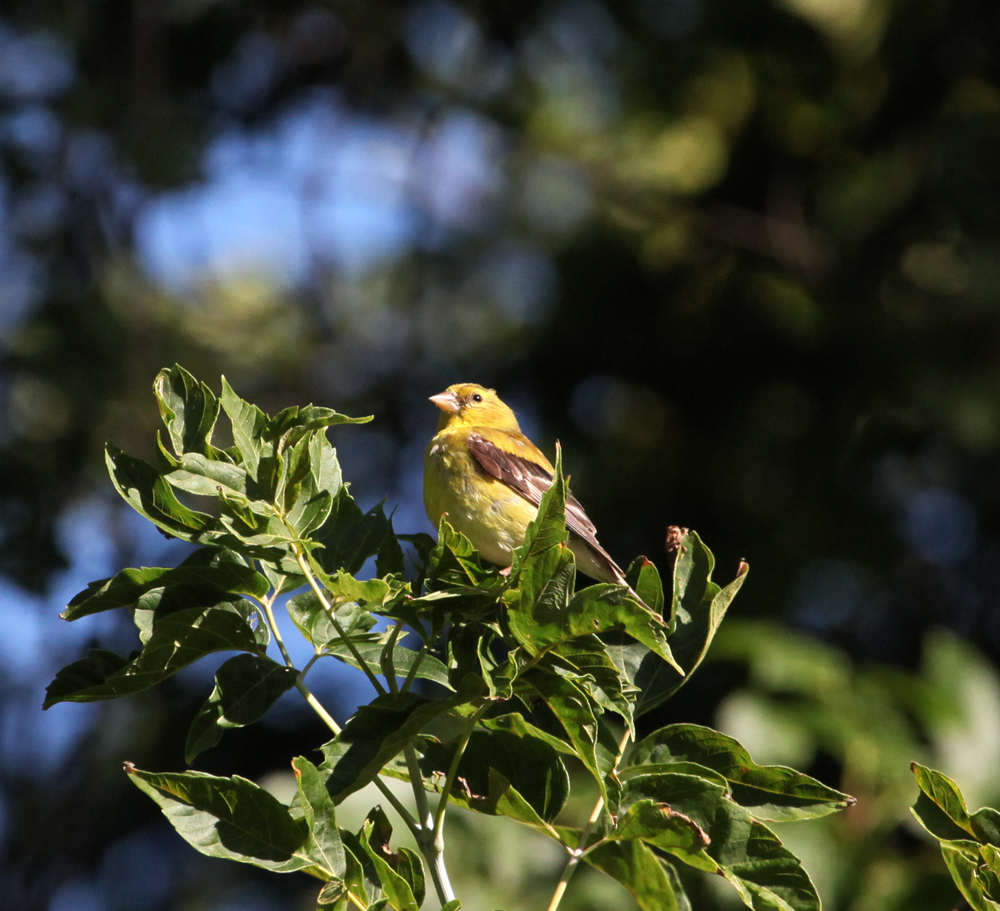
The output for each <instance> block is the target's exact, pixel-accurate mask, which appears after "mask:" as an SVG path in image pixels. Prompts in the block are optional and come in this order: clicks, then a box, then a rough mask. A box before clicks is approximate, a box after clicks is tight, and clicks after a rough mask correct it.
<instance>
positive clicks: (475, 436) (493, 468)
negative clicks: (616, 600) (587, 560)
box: [466, 431, 624, 583]
mask: <svg viewBox="0 0 1000 911" xmlns="http://www.w3.org/2000/svg"><path fill="white" fill-rule="evenodd" d="M491 435H492V434H491ZM466 442H467V445H468V447H469V452H470V453H471V454H472V457H473V458H474V459H475V460H476V462H477V463H478V464H479V465H480V467H481V468H482V469H483V470H484V471H485V472H487V474H490V475H492V476H493V477H494V478H496V479H497V480H500V481H503V483H504V484H506V485H507V486H508V487H510V488H511V489H512V490H515V491H517V492H518V493H519V494H520V495H521V496H522V497H524V499H526V500H527V501H528V502H529V503H531V504H533V505H535V506H537V505H538V504H539V503H540V502H541V501H542V494H543V493H545V491H546V490H548V489H549V488H550V487H551V486H552V470H551V469H550V468H548V464H549V463H548V459H546V458H545V456H543V455H542V454H541V452H539V451H538V449H537V448H536V447H535V445H534V444H533V443H532V442H531V441H530V440H528V439H527V438H524V439H523V442H522V441H521V440H520V439H515V440H514V442H515V444H519V445H520V446H521V447H523V448H524V451H525V452H526V453H530V454H531V455H532V456H535V454H536V453H537V456H539V457H540V458H541V461H542V463H543V464H539V462H538V461H535V459H534V458H528V457H527V456H521V455H517V454H516V453H512V452H509V451H508V450H507V449H505V448H502V447H500V446H498V445H497V444H496V443H494V442H493V441H492V440H489V439H487V438H486V436H484V435H483V434H482V433H478V432H476V431H473V432H472V433H470V434H469V436H468V438H467V441H466ZM566 527H567V528H568V529H569V530H570V531H571V532H573V534H575V535H576V536H577V537H579V538H580V539H582V540H583V541H584V542H586V544H587V546H588V547H589V548H590V550H591V551H592V552H593V554H594V557H595V560H596V561H597V562H598V564H599V565H600V566H601V568H602V569H604V570H605V571H606V572H607V573H608V575H609V576H610V577H611V578H613V579H615V580H619V579H620V580H621V581H622V582H623V583H624V574H623V573H622V571H621V569H620V568H619V567H618V565H617V564H616V563H615V561H614V560H612V559H611V557H610V556H609V555H608V553H607V552H606V551H605V550H604V548H603V547H601V545H600V544H598V542H597V529H596V528H594V523H593V522H591V521H590V519H589V518H588V516H587V514H586V513H585V512H584V511H583V507H582V506H581V505H580V502H579V500H577V499H576V497H574V496H573V495H572V494H570V495H569V496H568V497H567V498H566Z"/></svg>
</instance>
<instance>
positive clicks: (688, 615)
mask: <svg viewBox="0 0 1000 911" xmlns="http://www.w3.org/2000/svg"><path fill="white" fill-rule="evenodd" d="M714 567H715V558H714V557H713V556H712V553H711V551H710V550H709V549H708V548H707V547H705V545H704V544H703V543H702V541H701V539H700V538H699V537H698V535H697V534H696V533H695V532H693V531H689V532H688V533H687V534H686V535H685V536H684V538H683V540H682V542H681V546H680V549H679V551H678V553H677V559H676V561H675V563H674V573H673V592H674V594H673V601H672V615H673V620H672V622H673V623H675V624H676V626H675V629H674V632H673V634H672V635H671V637H670V648H671V651H672V654H673V657H674V659H675V660H676V661H677V663H678V664H680V666H681V667H682V668H684V670H685V671H686V674H687V676H684V677H682V676H681V675H680V674H678V673H677V671H676V670H675V669H674V668H673V667H671V666H670V665H669V664H668V663H667V662H665V661H664V660H663V659H662V658H660V657H659V656H656V655H653V654H645V655H643V654H642V652H641V651H640V650H638V649H635V648H628V647H625V646H624V645H619V646H618V647H617V648H616V649H610V653H611V655H612V657H613V658H614V659H615V663H616V664H618V665H619V666H620V667H621V668H622V671H623V673H626V674H628V676H629V679H630V680H631V681H632V682H633V683H634V684H635V685H636V686H638V687H639V688H640V689H641V690H642V696H641V697H640V699H639V700H638V702H637V703H636V711H635V714H636V717H638V716H639V715H642V714H643V713H645V712H648V711H650V710H651V709H653V708H655V707H656V706H658V705H660V704H661V703H662V702H664V701H666V700H667V699H669V698H670V697H671V696H672V695H673V694H674V693H675V692H677V690H679V689H680V688H681V687H682V686H683V685H684V683H685V682H686V681H687V680H688V679H690V677H691V674H692V673H693V672H694V671H695V669H696V668H697V667H698V665H699V664H701V662H702V659H703V658H704V657H705V654H706V653H707V652H708V648H709V646H710V645H711V643H712V639H713V638H714V637H715V633H716V630H718V628H719V624H720V623H721V622H722V619H723V617H725V615H726V611H727V610H728V609H729V605H730V603H731V602H732V600H733V598H734V597H736V593H737V592H738V591H739V590H740V588H741V587H742V585H743V581H744V579H745V578H746V564H741V570H740V573H739V575H737V577H736V578H735V579H734V580H733V581H732V582H730V583H729V585H727V586H726V587H725V588H721V589H720V588H719V586H718V585H716V583H714V582H713V581H712V570H713V569H714Z"/></svg>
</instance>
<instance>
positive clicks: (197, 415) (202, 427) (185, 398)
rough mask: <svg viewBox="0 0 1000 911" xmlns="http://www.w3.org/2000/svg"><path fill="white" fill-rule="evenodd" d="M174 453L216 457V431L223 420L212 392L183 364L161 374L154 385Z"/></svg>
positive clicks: (169, 368)
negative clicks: (219, 421) (216, 425)
mask: <svg viewBox="0 0 1000 911" xmlns="http://www.w3.org/2000/svg"><path fill="white" fill-rule="evenodd" d="M153 392H154V393H155V394H156V399H157V404H158V405H159V408H160V417H161V418H162V419H163V423H164V424H165V425H166V428H167V432H168V433H169V434H170V440H171V442H172V443H173V447H174V452H175V453H177V455H182V454H183V453H185V452H196V453H200V454H202V455H205V456H208V455H211V453H212V449H213V447H212V430H213V429H214V427H215V422H216V420H217V418H218V416H219V400H218V399H217V398H216V397H215V395H214V393H213V392H212V390H211V389H209V388H208V386H206V385H205V384H204V383H201V382H199V381H198V380H196V379H195V378H194V377H193V376H192V375H191V374H190V373H188V372H187V370H185V369H184V368H183V367H181V366H180V365H179V364H175V365H174V366H173V367H168V368H166V369H165V370H161V371H160V372H159V374H158V375H157V377H156V379H155V380H154V381H153Z"/></svg>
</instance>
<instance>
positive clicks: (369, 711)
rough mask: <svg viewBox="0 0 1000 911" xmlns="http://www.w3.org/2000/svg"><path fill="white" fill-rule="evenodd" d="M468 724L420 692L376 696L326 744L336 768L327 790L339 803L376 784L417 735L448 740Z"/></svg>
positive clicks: (329, 759)
mask: <svg viewBox="0 0 1000 911" xmlns="http://www.w3.org/2000/svg"><path fill="white" fill-rule="evenodd" d="M449 720H451V722H452V723H451V724H450V725H449V723H448V722H449ZM464 723H465V722H464V719H462V718H460V717H458V716H456V715H455V714H454V710H453V709H452V707H451V705H450V703H448V702H443V701H432V700H430V699H427V698H425V697H423V696H418V695H416V694H415V693H386V694H384V695H381V696H377V697H376V698H375V699H373V700H372V701H371V702H370V703H369V704H368V705H363V706H361V707H360V708H359V709H358V711H357V712H356V713H355V714H354V716H353V717H352V718H351V719H350V720H349V721H348V722H347V724H346V725H345V726H344V728H343V730H342V731H341V732H340V733H339V734H338V735H337V736H336V737H335V738H334V739H333V740H331V741H329V742H327V743H326V744H324V745H323V755H324V756H325V757H326V761H325V762H324V763H323V768H324V769H332V770H333V771H332V774H331V776H330V781H329V783H328V787H329V789H330V793H331V794H332V795H333V799H334V802H336V803H340V802H341V801H342V800H343V799H344V798H345V797H347V796H348V795H350V794H353V793H354V792H355V791H358V790H360V789H361V788H363V787H364V786H365V785H366V784H368V782H370V781H372V780H373V779H374V778H375V776H376V775H378V774H379V772H380V771H381V770H382V768H383V766H385V765H386V764H387V763H388V762H389V760H391V759H392V758H393V757H394V756H396V754H398V753H399V752H400V751H401V750H402V749H403V748H404V747H405V746H407V744H409V743H412V742H413V740H414V739H415V738H416V737H418V736H420V735H421V734H427V733H431V734H433V735H434V736H437V737H438V739H440V740H447V739H450V737H451V736H454V735H457V733H458V732H459V731H460V730H461V728H462V726H464Z"/></svg>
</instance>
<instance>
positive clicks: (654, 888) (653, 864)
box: [583, 841, 686, 911]
mask: <svg viewBox="0 0 1000 911" xmlns="http://www.w3.org/2000/svg"><path fill="white" fill-rule="evenodd" d="M583 859H584V860H585V861H586V862H587V863H588V864H590V865H591V866H592V867H596V868H597V869H598V870H602V871H603V872H605V873H607V874H608V876H610V877H611V878H612V879H614V880H617V881H618V882H620V883H621V884H622V885H623V886H624V887H625V888H626V889H628V891H629V892H631V893H632V895H633V896H634V898H635V900H636V903H637V904H638V905H639V907H640V908H641V909H642V911H685V905H684V904H681V902H680V900H679V895H678V894H677V892H675V889H674V881H672V879H671V877H670V875H669V874H668V872H667V863H666V861H664V860H661V859H660V858H658V857H657V856H656V855H655V854H654V853H653V852H652V850H651V849H650V848H649V847H648V846H647V845H645V844H643V843H642V842H641V841H605V842H602V843H601V844H599V845H597V846H596V847H595V848H593V849H591V850H590V851H588V852H587V853H586V854H584V856H583ZM678 885H679V883H678ZM681 894H683V893H681ZM685 901H686V899H685Z"/></svg>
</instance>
